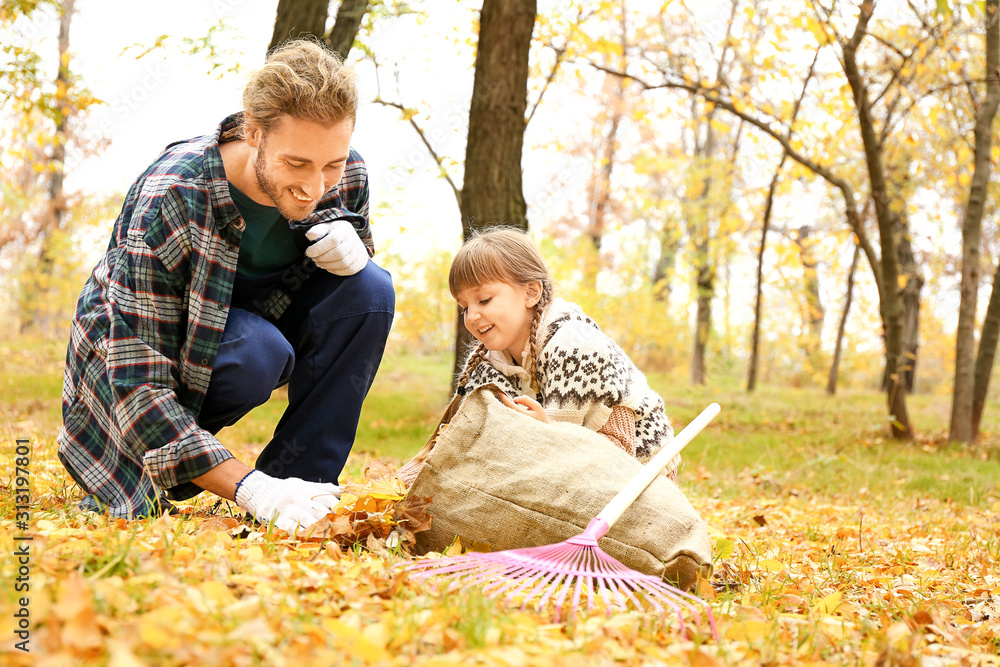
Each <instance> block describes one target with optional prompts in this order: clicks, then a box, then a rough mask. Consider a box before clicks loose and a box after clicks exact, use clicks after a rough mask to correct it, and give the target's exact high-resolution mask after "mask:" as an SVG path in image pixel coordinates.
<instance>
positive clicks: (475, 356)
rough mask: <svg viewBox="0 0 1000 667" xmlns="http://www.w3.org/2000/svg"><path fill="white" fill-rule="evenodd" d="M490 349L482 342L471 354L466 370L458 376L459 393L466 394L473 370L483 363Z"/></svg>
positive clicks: (466, 363)
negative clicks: (466, 385) (466, 387)
mask: <svg viewBox="0 0 1000 667" xmlns="http://www.w3.org/2000/svg"><path fill="white" fill-rule="evenodd" d="M487 352H488V350H487V349H486V346H485V345H484V344H482V343H480V344H479V345H477V346H476V349H475V351H473V353H472V354H470V355H469V358H468V360H467V361H466V362H465V370H464V371H462V375H461V377H459V378H458V393H459V394H462V395H464V394H465V384H466V383H467V382H468V381H469V378H470V377H472V372H473V371H474V370H476V368H477V367H478V366H479V364H480V363H482V361H483V358H484V357H485V356H486V353H487Z"/></svg>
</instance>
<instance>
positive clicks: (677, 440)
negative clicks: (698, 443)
mask: <svg viewBox="0 0 1000 667" xmlns="http://www.w3.org/2000/svg"><path fill="white" fill-rule="evenodd" d="M721 410H722V408H720V407H719V404H718V403H712V404H711V405H710V406H708V407H707V408H705V409H704V410H702V412H701V414H700V415H698V416H697V417H695V418H694V420H693V421H692V422H691V423H690V424H688V425H687V426H685V427H684V429H683V430H682V431H681V432H680V433H678V434H677V435H675V436H674V438H673V439H672V440H671V441H670V442H669V443H667V445H666V446H665V447H664V448H663V449H661V450H660V451H658V452H657V453H656V456H654V457H653V458H651V459H650V460H649V463H647V464H646V465H644V466H643V467H642V470H640V471H639V474H638V475H636V476H635V477H633V478H632V481H630V482H629V483H628V484H626V485H625V488H624V489H622V490H621V491H619V492H618V495H616V496H615V497H614V498H612V499H611V502H610V503H608V504H607V506H606V507H605V508H604V509H603V510H601V513H600V514H598V515H597V518H598V519H603V520H604V521H606V522H607V524H608V526H609V527H610V526H612V525H614V523H615V521H618V519H620V518H621V515H622V514H624V512H625V510H627V509H628V508H629V506H630V505H631V504H632V503H634V502H635V499H636V498H638V497H639V494H641V493H642V492H643V491H645V490H646V487H647V486H649V484H650V483H651V482H652V481H653V480H654V479H656V476H657V475H659V474H660V471H661V470H663V469H664V468H666V467H667V464H668V463H670V461H671V460H672V459H673V458H674V457H675V456H677V454H678V453H679V452H680V451H681V450H682V449H684V447H686V446H687V444H688V443H689V442H691V441H692V440H694V438H695V436H696V435H698V434H699V433H701V430H702V429H703V428H705V427H706V426H708V423H709V422H710V421H712V420H713V419H715V417H716V415H718V414H719V412H720V411H721Z"/></svg>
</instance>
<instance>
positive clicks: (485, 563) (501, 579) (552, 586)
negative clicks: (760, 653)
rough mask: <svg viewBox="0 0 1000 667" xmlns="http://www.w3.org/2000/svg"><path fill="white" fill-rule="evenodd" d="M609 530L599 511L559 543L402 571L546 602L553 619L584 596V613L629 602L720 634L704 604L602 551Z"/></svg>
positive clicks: (524, 601) (451, 586) (571, 610)
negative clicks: (580, 529) (689, 620)
mask: <svg viewBox="0 0 1000 667" xmlns="http://www.w3.org/2000/svg"><path fill="white" fill-rule="evenodd" d="M608 528H609V526H608V524H607V522H605V521H604V520H603V519H601V518H599V517H598V518H595V519H592V520H591V522H590V524H589V525H588V526H587V529H586V530H585V531H584V532H583V533H581V534H579V535H577V536H576V537H572V538H570V539H568V540H566V541H565V542H560V543H558V544H552V545H548V546H543V547H531V548H527V549H512V550H509V551H497V552H494V553H467V554H463V555H461V556H452V557H448V558H440V559H437V560H424V561H419V562H416V563H413V564H411V565H408V566H407V568H406V569H407V570H408V571H409V572H410V576H412V577H414V578H415V579H418V580H424V579H431V578H433V579H435V580H437V581H439V582H440V583H441V585H445V584H447V590H455V589H458V588H462V587H465V586H480V587H482V590H483V593H485V594H486V595H487V596H489V597H495V598H500V597H503V598H504V602H505V604H516V603H517V602H520V603H521V608H522V609H524V608H527V607H529V606H531V607H537V609H538V610H539V611H542V610H543V609H545V608H546V606H548V605H549V604H550V603H551V604H553V605H554V607H555V617H556V622H559V621H560V620H561V619H562V617H563V612H564V611H565V612H566V617H565V618H566V620H569V619H571V618H572V617H573V615H574V614H575V613H576V611H577V610H578V609H579V607H580V604H581V601H582V600H584V599H585V600H586V604H587V610H588V611H589V610H591V609H593V608H594V606H595V603H596V602H597V601H600V602H601V603H603V606H604V608H605V609H606V610H607V616H609V617H610V616H611V613H612V611H613V610H615V609H617V610H627V609H630V608H631V609H634V610H636V611H638V612H640V613H643V614H649V615H652V616H655V617H656V619H657V620H660V621H666V620H667V619H668V618H669V617H672V616H676V618H677V622H678V624H679V628H678V629H679V630H680V631H681V632H683V631H684V630H685V628H686V625H685V617H690V618H693V619H694V622H695V624H696V625H697V626H698V627H699V628H700V626H701V616H702V613H704V615H705V617H706V618H707V619H708V623H709V627H710V628H711V632H712V636H713V637H715V638H716V639H718V636H719V635H718V632H717V631H716V629H715V617H714V616H713V615H712V609H711V607H710V606H709V604H708V603H707V602H705V601H704V600H702V599H701V598H698V597H695V596H693V595H691V594H689V593H686V592H684V591H682V590H680V589H679V588H675V587H674V586H671V585H669V584H667V583H666V582H664V581H663V580H662V579H660V578H659V577H654V576H650V575H646V574H642V573H641V572H636V571H635V570H632V569H629V568H627V567H625V566H624V565H622V564H621V563H619V562H618V561H617V560H615V559H614V558H612V557H611V556H609V555H607V554H606V553H604V551H602V550H601V548H600V547H599V546H598V545H597V541H598V540H599V539H600V538H601V537H603V536H604V535H605V534H606V533H607V532H608ZM536 602H537V604H536Z"/></svg>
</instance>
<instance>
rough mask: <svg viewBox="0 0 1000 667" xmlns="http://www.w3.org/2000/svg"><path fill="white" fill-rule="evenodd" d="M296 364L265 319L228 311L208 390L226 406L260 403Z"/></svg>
mask: <svg viewBox="0 0 1000 667" xmlns="http://www.w3.org/2000/svg"><path fill="white" fill-rule="evenodd" d="M294 363H295V352H294V350H293V349H292V346H291V344H290V343H289V342H288V341H287V340H286V339H285V337H284V336H283V335H282V334H281V332H280V331H278V328H277V327H275V326H274V325H273V324H271V323H270V322H268V321H267V320H265V319H263V318H261V317H258V316H256V315H252V314H250V313H247V312H246V311H242V310H239V309H235V308H234V309H232V310H231V311H230V319H229V321H228V322H227V323H226V332H225V334H224V336H223V341H222V344H221V345H220V347H219V354H218V357H217V358H216V364H215V368H214V369H213V371H212V381H211V384H210V385H209V393H210V394H213V395H214V396H215V398H216V399H217V400H219V401H221V402H222V403H225V404H227V405H253V406H256V405H261V404H263V403H266V402H267V400H268V398H270V396H271V392H272V391H273V390H274V389H275V387H277V386H279V385H280V384H283V383H284V382H286V381H287V380H288V377H289V375H290V374H291V371H292V367H293V366H294Z"/></svg>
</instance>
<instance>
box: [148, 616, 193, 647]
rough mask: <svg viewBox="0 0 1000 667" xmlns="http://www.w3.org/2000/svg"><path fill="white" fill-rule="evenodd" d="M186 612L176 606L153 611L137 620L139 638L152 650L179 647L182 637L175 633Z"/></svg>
mask: <svg viewBox="0 0 1000 667" xmlns="http://www.w3.org/2000/svg"><path fill="white" fill-rule="evenodd" d="M185 615H186V612H185V611H184V610H183V609H182V608H181V607H180V606H177V605H166V606H163V607H160V608H159V609H154V610H153V611H151V612H149V613H148V614H145V615H143V616H142V618H140V619H139V638H140V639H141V640H142V641H143V643H145V644H147V645H148V646H150V647H152V648H154V649H163V648H167V647H172V646H179V645H180V644H181V642H182V641H183V637H182V636H181V634H180V633H179V632H177V629H178V626H179V625H180V624H181V623H183V621H184V617H185Z"/></svg>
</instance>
